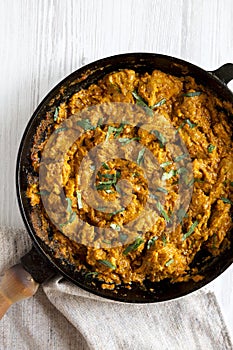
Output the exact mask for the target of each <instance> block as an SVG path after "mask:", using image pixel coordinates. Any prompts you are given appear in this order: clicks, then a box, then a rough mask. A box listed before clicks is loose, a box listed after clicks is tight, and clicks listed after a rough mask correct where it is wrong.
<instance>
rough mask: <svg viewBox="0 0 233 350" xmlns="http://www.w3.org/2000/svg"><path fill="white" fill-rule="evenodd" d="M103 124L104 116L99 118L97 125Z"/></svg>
mask: <svg viewBox="0 0 233 350" xmlns="http://www.w3.org/2000/svg"><path fill="white" fill-rule="evenodd" d="M102 124H103V118H102V117H101V118H99V120H98V122H97V126H102Z"/></svg>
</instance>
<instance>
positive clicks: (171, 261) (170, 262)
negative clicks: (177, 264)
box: [165, 259, 174, 267]
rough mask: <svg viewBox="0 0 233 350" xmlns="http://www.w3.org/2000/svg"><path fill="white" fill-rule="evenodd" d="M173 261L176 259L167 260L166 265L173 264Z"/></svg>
mask: <svg viewBox="0 0 233 350" xmlns="http://www.w3.org/2000/svg"><path fill="white" fill-rule="evenodd" d="M172 263H174V259H170V260H168V261H167V262H166V264H165V266H166V267H168V266H169V265H171V264H172Z"/></svg>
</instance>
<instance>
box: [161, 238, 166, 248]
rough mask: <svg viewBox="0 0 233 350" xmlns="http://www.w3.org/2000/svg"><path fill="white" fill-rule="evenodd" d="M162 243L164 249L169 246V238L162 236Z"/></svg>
mask: <svg viewBox="0 0 233 350" xmlns="http://www.w3.org/2000/svg"><path fill="white" fill-rule="evenodd" d="M162 242H163V245H164V247H165V246H166V245H167V237H166V236H162Z"/></svg>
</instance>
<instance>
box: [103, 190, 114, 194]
mask: <svg viewBox="0 0 233 350" xmlns="http://www.w3.org/2000/svg"><path fill="white" fill-rule="evenodd" d="M105 192H106V193H108V194H110V193H114V191H112V190H105Z"/></svg>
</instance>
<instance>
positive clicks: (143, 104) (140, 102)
mask: <svg viewBox="0 0 233 350" xmlns="http://www.w3.org/2000/svg"><path fill="white" fill-rule="evenodd" d="M132 95H133V97H134V98H135V100H136V104H137V105H138V106H141V107H142V108H143V109H144V110H145V112H146V113H147V114H148V115H149V116H150V117H153V115H154V113H153V110H152V109H151V108H150V107H149V106H148V105H147V103H146V102H145V101H144V100H143V98H142V97H141V96H139V95H138V94H137V92H136V91H133V92H132Z"/></svg>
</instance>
